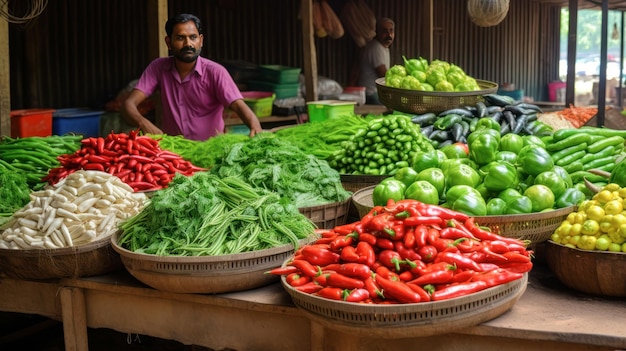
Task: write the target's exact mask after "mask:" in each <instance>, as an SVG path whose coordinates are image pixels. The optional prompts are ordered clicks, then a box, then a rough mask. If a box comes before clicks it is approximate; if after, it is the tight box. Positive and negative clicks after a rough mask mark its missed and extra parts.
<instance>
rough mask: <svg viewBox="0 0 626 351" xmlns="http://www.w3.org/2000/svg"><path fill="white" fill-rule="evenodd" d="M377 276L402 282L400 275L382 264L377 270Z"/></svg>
mask: <svg viewBox="0 0 626 351" xmlns="http://www.w3.org/2000/svg"><path fill="white" fill-rule="evenodd" d="M376 276H377V277H383V278H385V279H390V280H400V277H399V276H398V273H395V272H392V271H391V270H390V269H389V268H387V267H385V266H383V265H382V264H381V265H380V266H379V267H377V268H376Z"/></svg>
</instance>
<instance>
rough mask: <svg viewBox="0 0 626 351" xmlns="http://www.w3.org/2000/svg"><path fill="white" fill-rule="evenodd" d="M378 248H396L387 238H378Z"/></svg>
mask: <svg viewBox="0 0 626 351" xmlns="http://www.w3.org/2000/svg"><path fill="white" fill-rule="evenodd" d="M376 247H378V248H379V249H382V250H393V248H394V246H393V241H391V240H389V239H387V238H381V237H378V238H377V239H376Z"/></svg>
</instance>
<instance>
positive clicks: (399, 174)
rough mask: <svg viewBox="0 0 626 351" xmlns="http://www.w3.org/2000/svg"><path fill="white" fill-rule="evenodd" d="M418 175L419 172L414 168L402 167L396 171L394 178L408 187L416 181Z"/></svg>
mask: <svg viewBox="0 0 626 351" xmlns="http://www.w3.org/2000/svg"><path fill="white" fill-rule="evenodd" d="M417 174H418V173H417V171H416V170H414V169H413V168H412V167H402V168H400V169H398V170H397V171H396V174H394V176H393V177H394V178H395V179H397V180H399V181H401V182H402V183H404V185H405V186H407V187H408V186H409V185H411V184H413V182H414V181H415V180H416V178H417Z"/></svg>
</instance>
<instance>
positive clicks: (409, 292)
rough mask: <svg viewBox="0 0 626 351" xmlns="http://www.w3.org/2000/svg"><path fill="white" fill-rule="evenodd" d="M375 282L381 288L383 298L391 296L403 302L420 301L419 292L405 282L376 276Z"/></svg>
mask: <svg viewBox="0 0 626 351" xmlns="http://www.w3.org/2000/svg"><path fill="white" fill-rule="evenodd" d="M376 282H377V283H378V285H379V286H380V287H381V288H382V290H383V295H384V296H385V298H387V299H390V298H393V299H395V300H398V301H399V302H403V303H417V302H420V301H422V298H421V297H420V294H418V293H416V292H415V291H413V289H411V288H410V287H409V286H408V285H407V284H406V283H404V282H401V281H395V280H389V279H385V278H384V277H382V276H376Z"/></svg>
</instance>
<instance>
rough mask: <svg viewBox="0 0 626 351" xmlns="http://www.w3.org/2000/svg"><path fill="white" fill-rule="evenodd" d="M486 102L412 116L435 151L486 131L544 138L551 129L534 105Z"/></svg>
mask: <svg viewBox="0 0 626 351" xmlns="http://www.w3.org/2000/svg"><path fill="white" fill-rule="evenodd" d="M483 97H484V99H485V101H484V102H482V101H479V102H478V103H476V105H474V106H465V107H459V108H453V109H448V110H446V111H442V112H440V113H432V112H428V113H424V114H421V115H414V116H411V121H412V122H413V123H415V124H419V125H420V128H421V131H422V133H423V134H424V135H425V136H427V137H428V138H429V139H430V140H431V142H432V143H433V145H434V146H435V147H437V148H443V147H445V146H447V145H450V144H454V143H457V142H461V143H467V142H468V141H467V139H468V136H469V135H470V134H471V133H472V132H474V131H476V130H477V129H480V128H483V127H486V128H488V129H494V130H496V131H499V132H500V135H501V136H504V135H508V134H517V135H536V136H540V137H541V136H546V135H550V134H552V133H553V128H552V127H550V126H549V125H547V124H545V123H543V122H541V121H539V120H538V115H539V114H540V113H541V112H542V110H541V108H540V107H539V106H537V105H534V104H530V103H525V102H521V101H515V100H514V99H513V98H511V97H508V96H505V95H497V94H486V95H484V96H483Z"/></svg>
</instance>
